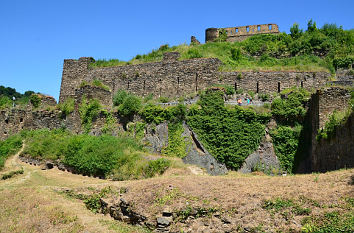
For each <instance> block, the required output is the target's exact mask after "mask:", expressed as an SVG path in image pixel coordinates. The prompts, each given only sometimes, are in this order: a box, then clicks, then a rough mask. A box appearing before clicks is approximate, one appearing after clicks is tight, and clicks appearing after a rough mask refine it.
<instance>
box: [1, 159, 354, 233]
mask: <svg viewBox="0 0 354 233" xmlns="http://www.w3.org/2000/svg"><path fill="white" fill-rule="evenodd" d="M19 167H22V168H23V171H24V172H23V174H22V175H16V176H14V177H13V178H11V179H7V180H3V181H0V207H1V208H0V222H1V227H0V230H1V232H150V230H149V229H148V228H146V227H144V228H142V227H140V226H131V225H128V224H127V223H123V222H120V221H115V220H114V219H113V218H112V217H111V216H110V214H106V215H103V214H102V213H100V212H101V210H100V209H101V204H100V202H99V199H97V197H100V196H99V195H101V196H102V193H106V194H105V195H104V196H105V197H102V200H104V201H105V202H107V203H109V205H112V204H113V203H115V202H117V201H118V202H119V199H121V200H123V199H124V201H125V202H127V203H130V206H131V207H130V208H131V209H130V210H129V211H131V212H130V213H132V212H134V213H135V215H137V214H139V216H144V217H145V218H146V219H145V220H144V222H143V223H142V224H143V225H146V224H145V223H149V224H152V225H153V226H154V225H156V218H157V217H162V216H161V214H162V212H163V211H165V212H166V211H167V212H169V213H172V214H173V218H169V217H165V218H166V219H170V220H168V221H171V220H172V219H173V221H171V222H170V223H169V224H170V226H169V227H168V229H170V231H173V232H180V231H183V232H196V230H197V229H198V230H204V231H208V230H212V231H215V230H217V231H218V232H223V231H228V232H230V231H232V232H279V231H281V232H300V231H301V232H352V231H353V230H354V224H353V218H354V216H353V213H354V212H353V208H354V206H353V179H354V171H353V169H351V170H341V171H335V172H330V173H326V174H309V175H294V176H285V177H270V176H260V175H256V174H250V175H240V174H236V173H231V174H229V175H228V176H225V177H210V176H208V175H193V174H189V175H188V174H186V173H184V174H183V173H180V172H176V171H174V172H173V171H172V170H171V171H169V172H168V173H166V175H164V176H162V177H158V178H151V179H146V180H136V181H128V182H118V181H116V182H114V181H106V180H100V179H97V178H92V177H85V176H81V175H74V174H71V173H68V172H63V171H60V170H58V169H56V168H55V169H52V170H41V169H40V168H39V167H38V166H33V165H28V164H25V163H22V162H20V161H19V160H18V156H17V155H16V156H14V157H11V158H10V160H8V162H7V164H6V166H5V171H10V170H14V169H17V168H19ZM2 173H4V172H2ZM104 190H105V191H104ZM100 193H101V194H100ZM119 193H120V194H119ZM80 195H81V196H80ZM95 195H96V196H95ZM97 195H98V196H97ZM112 197H113V199H111V198H112ZM80 199H81V200H80ZM88 200H91V201H88ZM85 203H86V206H87V207H88V208H90V209H91V211H90V210H88V209H87V208H86V207H85ZM97 212H98V213H97ZM126 218H127V219H126V221H129V220H128V219H129V218H128V217H127V216H126ZM159 221H161V219H160V220H159ZM149 224H147V225H148V226H149Z"/></svg>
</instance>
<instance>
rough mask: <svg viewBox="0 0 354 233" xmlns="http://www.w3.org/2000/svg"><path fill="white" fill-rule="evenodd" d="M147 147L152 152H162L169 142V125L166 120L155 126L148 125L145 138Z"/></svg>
mask: <svg viewBox="0 0 354 233" xmlns="http://www.w3.org/2000/svg"><path fill="white" fill-rule="evenodd" d="M143 143H144V144H145V147H146V148H147V149H148V150H149V151H150V152H152V153H161V150H162V148H164V147H166V146H167V144H168V125H167V123H166V122H164V123H162V124H159V125H157V126H156V127H153V126H152V125H148V126H147V127H146V129H145V136H144V138H143Z"/></svg>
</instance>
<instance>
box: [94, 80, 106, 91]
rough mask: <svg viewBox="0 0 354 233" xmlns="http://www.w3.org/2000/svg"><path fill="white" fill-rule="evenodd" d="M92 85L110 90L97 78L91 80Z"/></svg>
mask: <svg viewBox="0 0 354 233" xmlns="http://www.w3.org/2000/svg"><path fill="white" fill-rule="evenodd" d="M92 86H95V87H100V88H102V89H104V90H106V91H110V90H111V89H110V88H109V87H108V86H107V85H104V84H103V83H102V81H101V80H98V79H94V80H93V81H92Z"/></svg>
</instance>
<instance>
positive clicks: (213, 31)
mask: <svg viewBox="0 0 354 233" xmlns="http://www.w3.org/2000/svg"><path fill="white" fill-rule="evenodd" d="M223 30H224V31H225V32H226V35H227V38H226V41H230V42H234V41H243V40H245V39H247V38H249V37H250V36H253V35H258V34H277V33H279V27H278V25H277V24H273V23H270V24H257V25H248V26H239V27H227V28H208V29H206V30H205V42H211V41H214V40H215V39H217V38H218V37H219V35H220V32H221V31H223Z"/></svg>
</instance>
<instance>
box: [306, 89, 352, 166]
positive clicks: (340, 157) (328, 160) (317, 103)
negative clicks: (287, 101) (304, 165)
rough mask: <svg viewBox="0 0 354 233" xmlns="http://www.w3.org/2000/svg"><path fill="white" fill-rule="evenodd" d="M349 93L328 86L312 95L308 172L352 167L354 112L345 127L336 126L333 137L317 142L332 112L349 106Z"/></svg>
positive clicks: (346, 90)
mask: <svg viewBox="0 0 354 233" xmlns="http://www.w3.org/2000/svg"><path fill="white" fill-rule="evenodd" d="M350 98H351V95H350V91H349V90H348V89H346V88H341V87H327V88H323V89H319V90H317V92H316V93H314V94H312V96H311V99H310V106H309V115H310V118H309V120H310V124H311V142H312V143H311V149H310V151H309V154H310V161H309V162H310V164H309V165H310V167H309V168H310V171H311V172H313V171H317V172H324V171H330V170H336V169H339V168H350V167H354V156H353V155H354V113H352V114H351V116H350V117H349V118H348V120H347V121H346V123H345V124H344V125H340V126H337V128H336V131H335V135H334V137H332V138H330V139H320V140H319V141H318V140H317V139H316V135H317V133H318V130H320V129H322V128H323V127H324V126H325V123H326V122H327V121H328V119H329V117H330V115H331V114H332V113H333V112H334V111H345V110H346V109H348V107H349V101H350Z"/></svg>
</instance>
